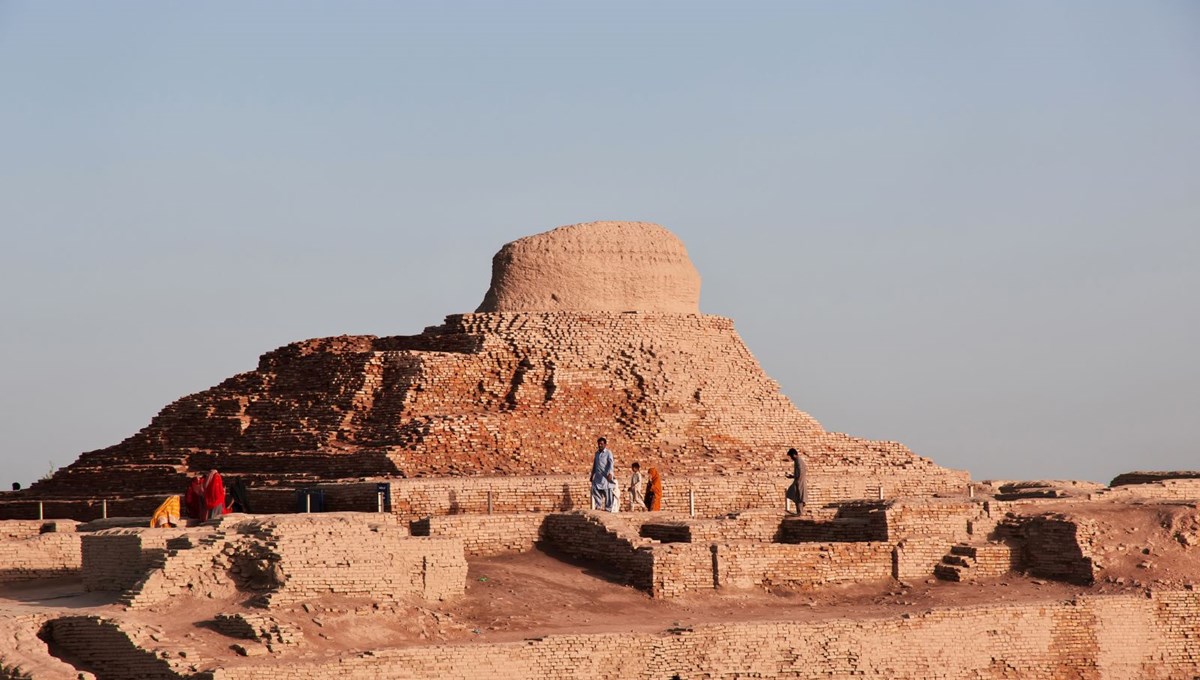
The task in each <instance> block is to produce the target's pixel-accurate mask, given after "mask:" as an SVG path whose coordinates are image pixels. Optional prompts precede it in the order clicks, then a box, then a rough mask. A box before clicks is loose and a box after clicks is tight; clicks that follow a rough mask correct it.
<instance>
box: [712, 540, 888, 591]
mask: <svg viewBox="0 0 1200 680" xmlns="http://www.w3.org/2000/svg"><path fill="white" fill-rule="evenodd" d="M716 566H717V579H716V580H717V582H718V583H720V585H721V586H722V587H730V588H750V587H755V586H768V585H788V586H798V587H805V588H817V587H822V586H828V585H833V584H838V583H869V582H872V581H881V580H885V579H890V578H891V577H892V546H891V545H888V544H886V543H824V544H821V543H802V544H794V545H788V544H781V543H722V544H720V545H718V546H717V550H716Z"/></svg>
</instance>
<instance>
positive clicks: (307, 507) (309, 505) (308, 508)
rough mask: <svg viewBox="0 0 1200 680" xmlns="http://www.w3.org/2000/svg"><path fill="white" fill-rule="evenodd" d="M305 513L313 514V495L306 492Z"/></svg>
mask: <svg viewBox="0 0 1200 680" xmlns="http://www.w3.org/2000/svg"><path fill="white" fill-rule="evenodd" d="M304 512H305V514H307V513H310V512H312V494H310V493H309V492H307V491H305V492H304Z"/></svg>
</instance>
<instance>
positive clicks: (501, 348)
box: [6, 222, 968, 519]
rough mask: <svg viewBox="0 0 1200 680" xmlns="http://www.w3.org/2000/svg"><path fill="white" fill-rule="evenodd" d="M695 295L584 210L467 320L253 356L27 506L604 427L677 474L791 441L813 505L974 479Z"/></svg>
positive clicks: (517, 246) (746, 471)
mask: <svg viewBox="0 0 1200 680" xmlns="http://www.w3.org/2000/svg"><path fill="white" fill-rule="evenodd" d="M699 303H700V275H699V274H698V273H697V271H696V269H695V267H694V266H693V265H692V262H691V260H690V259H689V258H688V254H687V251H686V249H685V248H684V245H683V243H682V242H681V241H680V240H679V239H678V238H676V237H675V236H674V235H673V234H671V233H670V232H669V231H667V230H666V229H664V228H663V227H660V226H658V225H655V224H649V223H644V222H592V223H588V224H577V225H573V226H567V227H561V228H558V229H554V230H552V231H549V232H546V233H542V234H537V235H535V236H530V237H527V238H522V239H519V240H517V241H514V242H512V243H509V244H507V245H505V246H504V247H503V248H501V249H500V251H499V252H498V253H497V254H496V255H495V257H494V258H493V260H492V283H491V287H490V289H489V290H488V291H487V294H486V295H485V296H484V299H483V303H482V304H481V305H480V306H479V308H478V309H477V310H476V311H475V313H474V314H455V315H451V316H448V317H447V318H446V320H445V321H444V323H443V324H442V325H440V326H433V327H430V328H427V329H426V330H425V331H424V332H423V333H421V334H420V335H415V336H392V337H376V336H370V335H359V336H339V337H332V338H318V339H313V340H305V341H301V342H296V343H293V344H290V345H287V346H286V347H282V348H279V349H276V350H274V351H272V352H268V353H267V354H264V355H263V356H262V357H261V358H260V360H259V363H258V368H257V369H256V370H254V371H251V372H249V373H243V374H240V375H236V376H233V377H231V378H229V379H227V380H225V381H224V382H222V383H221V384H219V385H217V386H216V387H213V388H212V389H209V390H207V391H204V392H200V393H197V394H193V395H190V396H187V397H184V398H182V399H180V400H178V401H176V402H175V403H173V404H170V405H168V406H167V407H166V408H164V409H163V410H162V412H161V413H159V414H158V416H156V417H155V418H154V419H153V420H152V421H151V423H150V424H149V425H148V426H147V427H146V428H145V429H143V430H142V431H141V432H138V433H137V434H135V435H133V436H132V437H129V438H128V439H126V440H125V441H123V442H121V443H120V444H117V445H116V446H111V447H109V448H106V449H101V450H98V451H92V452H89V453H85V454H83V455H82V456H81V457H80V458H79V460H78V461H76V462H75V463H74V464H72V465H70V466H69V467H67V468H65V469H63V470H60V471H59V472H58V473H57V474H55V475H54V476H53V478H52V479H49V480H47V481H43V482H40V483H38V484H36V485H35V486H34V487H33V488H32V489H31V490H30V491H29V492H28V494H26V495H24V496H23V497H22V498H21V500H23V501H29V500H31V499H35V498H36V499H41V500H43V501H45V502H46V503H50V507H52V508H53V509H54V512H55V513H56V515H58V516H71V517H74V518H76V519H83V518H87V517H89V516H94V515H95V514H96V512H98V506H97V505H96V502H95V501H96V500H98V499H97V496H99V495H103V496H104V497H105V498H107V499H108V501H107V502H108V504H109V509H110V510H112V509H115V508H118V507H121V508H124V509H125V510H127V511H136V512H141V513H144V512H147V511H148V510H150V509H152V507H151V506H152V504H153V500H154V499H147V500H145V501H143V502H139V501H138V500H137V498H138V497H139V496H146V495H151V496H154V498H158V497H160V496H161V494H162V493H164V492H178V490H179V489H182V488H183V487H184V486H185V484H186V476H187V475H188V474H189V473H193V472H196V471H203V470H207V469H209V468H213V467H215V468H218V469H220V470H221V471H222V472H223V473H225V474H227V475H234V476H238V477H242V478H243V479H245V480H246V481H247V483H248V485H249V486H250V487H251V488H252V489H259V490H262V489H277V490H280V491H282V490H284V489H285V488H288V487H294V486H297V485H310V484H313V483H317V482H333V481H336V480H345V479H357V478H376V477H379V478H414V477H430V476H537V475H556V474H578V473H580V471H581V470H583V469H584V468H586V466H587V465H588V460H589V454H590V451H591V450H592V446H593V442H594V441H595V439H596V437H597V435H600V434H604V435H607V436H608V438H609V441H610V445H611V447H612V448H613V449H614V450H615V451H616V453H617V456H618V462H619V463H628V462H631V461H633V460H640V461H647V462H648V463H649V464H656V465H657V466H658V467H659V468H660V469H662V470H663V471H664V473H665V474H666V475H668V477H670V476H677V475H689V476H694V475H699V474H711V475H723V476H745V475H753V474H754V473H756V472H759V471H763V470H773V473H772V474H773V475H774V476H779V474H780V472H779V471H780V470H781V469H782V468H783V467H784V466H786V459H784V458H783V453H784V452H785V451H786V450H787V449H788V448H789V447H796V448H797V449H799V450H800V451H801V452H802V453H803V455H804V456H805V457H806V458H807V460H808V462H809V466H810V470H811V472H812V474H813V476H814V492H815V493H816V494H817V497H818V498H820V499H821V500H837V499H845V498H858V497H867V496H872V497H874V496H880V497H884V496H886V497H891V496H895V495H903V494H932V493H937V492H942V491H947V490H951V489H953V490H957V491H961V490H962V489H963V488H964V485H965V484H966V483H967V481H968V479H967V476H966V475H965V474H964V473H960V472H956V471H951V470H947V469H944V468H941V467H938V466H936V465H934V464H933V463H931V462H930V461H928V460H926V459H924V458H920V457H918V456H916V455H914V454H913V453H912V452H910V451H909V450H908V449H907V448H905V447H904V446H902V445H900V444H898V443H894V442H876V441H868V440H863V439H858V438H854V437H850V436H847V435H843V434H838V433H833V432H827V431H826V430H824V429H823V428H822V427H821V425H820V424H819V423H818V422H817V421H816V420H815V419H813V418H812V417H811V416H809V415H808V414H806V413H804V412H802V411H800V410H798V409H797V408H796V407H795V406H793V405H792V403H791V402H790V401H789V400H788V399H787V397H785V396H783V395H782V394H781V393H780V390H779V386H778V385H777V384H776V383H775V381H773V380H772V379H771V378H770V377H768V376H767V375H766V374H765V373H764V372H763V370H762V368H761V367H760V366H759V364H758V362H757V361H756V360H755V358H754V356H753V355H752V354H751V352H750V351H749V349H747V347H746V346H745V344H744V343H743V342H742V340H741V338H739V337H738V335H737V332H736V331H735V330H734V327H733V322H732V321H731V320H730V319H728V318H724V317H719V316H712V315H706V314H701V313H700V305H699ZM76 501H83V502H86V503H85V504H84V505H80V504H78V503H77V502H76ZM25 507H26V508H28V505H27V504H26V505H25ZM43 507H46V505H45V503H44V504H43ZM6 512H7V514H8V516H16V515H17V513H18V511H17V510H11V509H10V510H7V511H6ZM27 513H28V511H27V510H26V514H27Z"/></svg>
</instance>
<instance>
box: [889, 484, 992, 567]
mask: <svg viewBox="0 0 1200 680" xmlns="http://www.w3.org/2000/svg"><path fill="white" fill-rule="evenodd" d="M982 511H983V506H982V503H978V502H973V501H968V500H966V499H962V500H955V499H941V498H930V499H901V500H898V501H895V502H892V503H889V504H888V505H887V507H886V509H885V510H884V515H885V516H886V518H887V531H888V540H889V541H891V542H892V543H894V544H895V545H896V578H899V579H918V578H925V577H928V576H931V575H932V574H933V569H934V567H936V566H937V564H938V563H939V562H941V560H942V557H943V556H945V554H946V552H947V551H948V550H949V549H950V546H951V545H953V544H954V543H957V542H960V541H967V540H969V539H970V538H971V535H972V534H971V524H970V523H971V521H972V520H973V519H974V518H976V517H977V516H979V515H980V514H981V513H982Z"/></svg>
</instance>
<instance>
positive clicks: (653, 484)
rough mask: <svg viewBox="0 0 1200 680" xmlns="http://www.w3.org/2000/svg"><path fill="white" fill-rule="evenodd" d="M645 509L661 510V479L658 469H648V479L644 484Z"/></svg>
mask: <svg viewBox="0 0 1200 680" xmlns="http://www.w3.org/2000/svg"><path fill="white" fill-rule="evenodd" d="M646 509H647V510H662V477H660V476H659V474H658V468H656V467H652V468H650V479H649V481H647V482H646Z"/></svg>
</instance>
